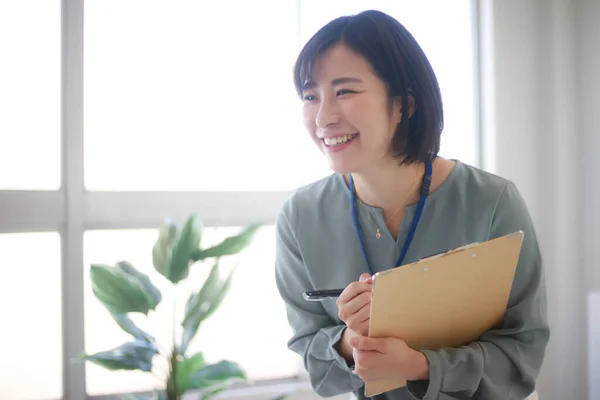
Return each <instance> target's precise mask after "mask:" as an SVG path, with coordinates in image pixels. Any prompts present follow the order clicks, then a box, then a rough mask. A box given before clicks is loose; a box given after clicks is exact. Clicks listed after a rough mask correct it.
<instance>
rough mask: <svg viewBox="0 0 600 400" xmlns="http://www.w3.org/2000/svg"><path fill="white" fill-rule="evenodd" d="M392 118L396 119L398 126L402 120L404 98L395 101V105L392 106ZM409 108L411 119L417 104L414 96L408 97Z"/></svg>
mask: <svg viewBox="0 0 600 400" xmlns="http://www.w3.org/2000/svg"><path fill="white" fill-rule="evenodd" d="M392 108H393V109H392V116H393V118H394V122H395V123H396V124H399V123H400V120H401V119H402V98H400V97H398V98H396V99H394V100H393V105H392ZM408 108H409V113H408V118H409V119H410V118H411V117H412V116H413V115H414V113H415V111H416V109H417V106H416V103H415V98H414V96H413V95H412V94H409V95H408Z"/></svg>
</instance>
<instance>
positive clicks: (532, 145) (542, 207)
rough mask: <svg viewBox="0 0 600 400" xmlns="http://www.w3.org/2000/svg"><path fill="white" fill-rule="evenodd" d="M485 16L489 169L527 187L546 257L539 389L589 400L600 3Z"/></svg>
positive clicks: (528, 7) (518, 7) (508, 3)
mask: <svg viewBox="0 0 600 400" xmlns="http://www.w3.org/2000/svg"><path fill="white" fill-rule="evenodd" d="M481 12H482V15H483V17H484V18H483V20H484V21H485V20H489V21H490V22H491V23H490V24H486V25H485V26H483V27H482V28H483V29H484V33H485V34H486V35H487V36H485V35H484V39H486V40H484V41H483V43H484V44H486V43H487V44H489V45H490V46H488V47H487V48H486V49H485V51H484V53H487V56H488V62H487V63H485V62H484V64H483V67H484V81H483V84H482V88H483V90H484V96H483V99H484V100H485V101H486V103H485V104H484V110H485V111H486V113H485V115H484V118H486V119H485V120H484V122H485V123H484V128H486V131H485V132H484V133H485V134H486V135H487V136H486V139H487V140H486V142H485V144H486V154H488V155H491V157H488V159H489V160H490V163H489V164H486V165H485V166H486V168H488V169H491V170H493V171H494V172H496V173H498V174H500V175H502V176H505V177H507V178H509V179H512V180H514V181H515V182H516V183H517V185H518V186H519V189H520V190H521V192H522V194H523V195H524V197H525V199H526V201H527V203H528V205H529V207H530V211H531V213H532V215H533V218H534V221H535V224H536V227H537V232H538V235H539V239H540V242H541V246H542V251H543V255H544V260H545V268H546V274H547V282H548V300H549V304H548V308H549V319H550V322H551V325H552V337H551V342H550V345H549V348H548V357H547V360H546V362H545V365H544V368H543V371H542V374H541V376H540V379H539V388H538V391H539V392H540V398H541V399H543V400H552V399H567V398H568V399H586V398H588V386H589V382H588V368H587V361H588V360H587V358H588V356H587V355H588V352H589V348H588V337H587V333H588V329H587V319H588V317H587V310H586V300H587V293H588V292H589V291H591V290H593V289H595V290H599V289H600V272H598V269H597V268H596V262H595V261H594V260H595V259H597V256H598V255H600V253H599V250H600V249H599V248H600V246H598V245H597V243H598V240H599V239H600V218H599V217H600V214H599V213H598V211H597V210H596V207H595V205H600V189H599V188H598V186H597V182H598V181H599V180H600V178H599V175H600V163H599V161H598V159H597V158H596V157H595V153H596V151H597V149H598V145H600V141H599V140H600V139H599V133H598V130H599V129H600V116H598V111H599V110H600V77H599V76H598V71H600V29H599V28H598V26H597V21H598V20H600V1H597V0H582V1H577V0H573V1H569V0H547V1H541V0H540V1H526V2H523V1H520V0H503V1H493V0H489V1H485V0H482V1H481ZM484 55H485V54H484ZM592 362H593V361H592ZM595 362H598V361H595ZM589 381H591V379H590V380H589Z"/></svg>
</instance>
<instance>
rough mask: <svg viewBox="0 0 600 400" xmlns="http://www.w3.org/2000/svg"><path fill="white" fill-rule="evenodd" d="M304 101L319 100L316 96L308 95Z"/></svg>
mask: <svg viewBox="0 0 600 400" xmlns="http://www.w3.org/2000/svg"><path fill="white" fill-rule="evenodd" d="M303 99H304V101H315V100H316V99H317V96H314V95H312V94H307V95H304V97H303Z"/></svg>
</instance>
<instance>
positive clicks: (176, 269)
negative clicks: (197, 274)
mask: <svg viewBox="0 0 600 400" xmlns="http://www.w3.org/2000/svg"><path fill="white" fill-rule="evenodd" d="M201 238H202V223H201V222H200V219H199V218H198V217H197V216H196V215H191V216H190V217H189V218H188V219H187V220H186V222H185V224H184V225H183V228H182V230H181V235H179V237H178V238H177V240H176V242H175V246H174V247H173V251H172V254H171V263H170V264H169V273H168V276H167V279H169V280H170V281H171V282H173V283H177V282H179V281H181V280H182V279H185V278H187V276H188V274H189V271H190V263H191V262H192V254H193V253H194V252H196V251H197V250H198V248H199V246H200V240H201Z"/></svg>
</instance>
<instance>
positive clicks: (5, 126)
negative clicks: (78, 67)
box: [0, 0, 60, 190]
mask: <svg viewBox="0 0 600 400" xmlns="http://www.w3.org/2000/svg"><path fill="white" fill-rule="evenodd" d="M59 4H60V1H58V0H53V1H49V0H20V1H9V0H0V53H1V54H2V62H0V88H1V89H0V116H1V117H0V143H1V145H0V190H2V189H9V190H16V189H19V190H56V189H58V187H59V186H60V5H59ZM32 10H35V12H32Z"/></svg>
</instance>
